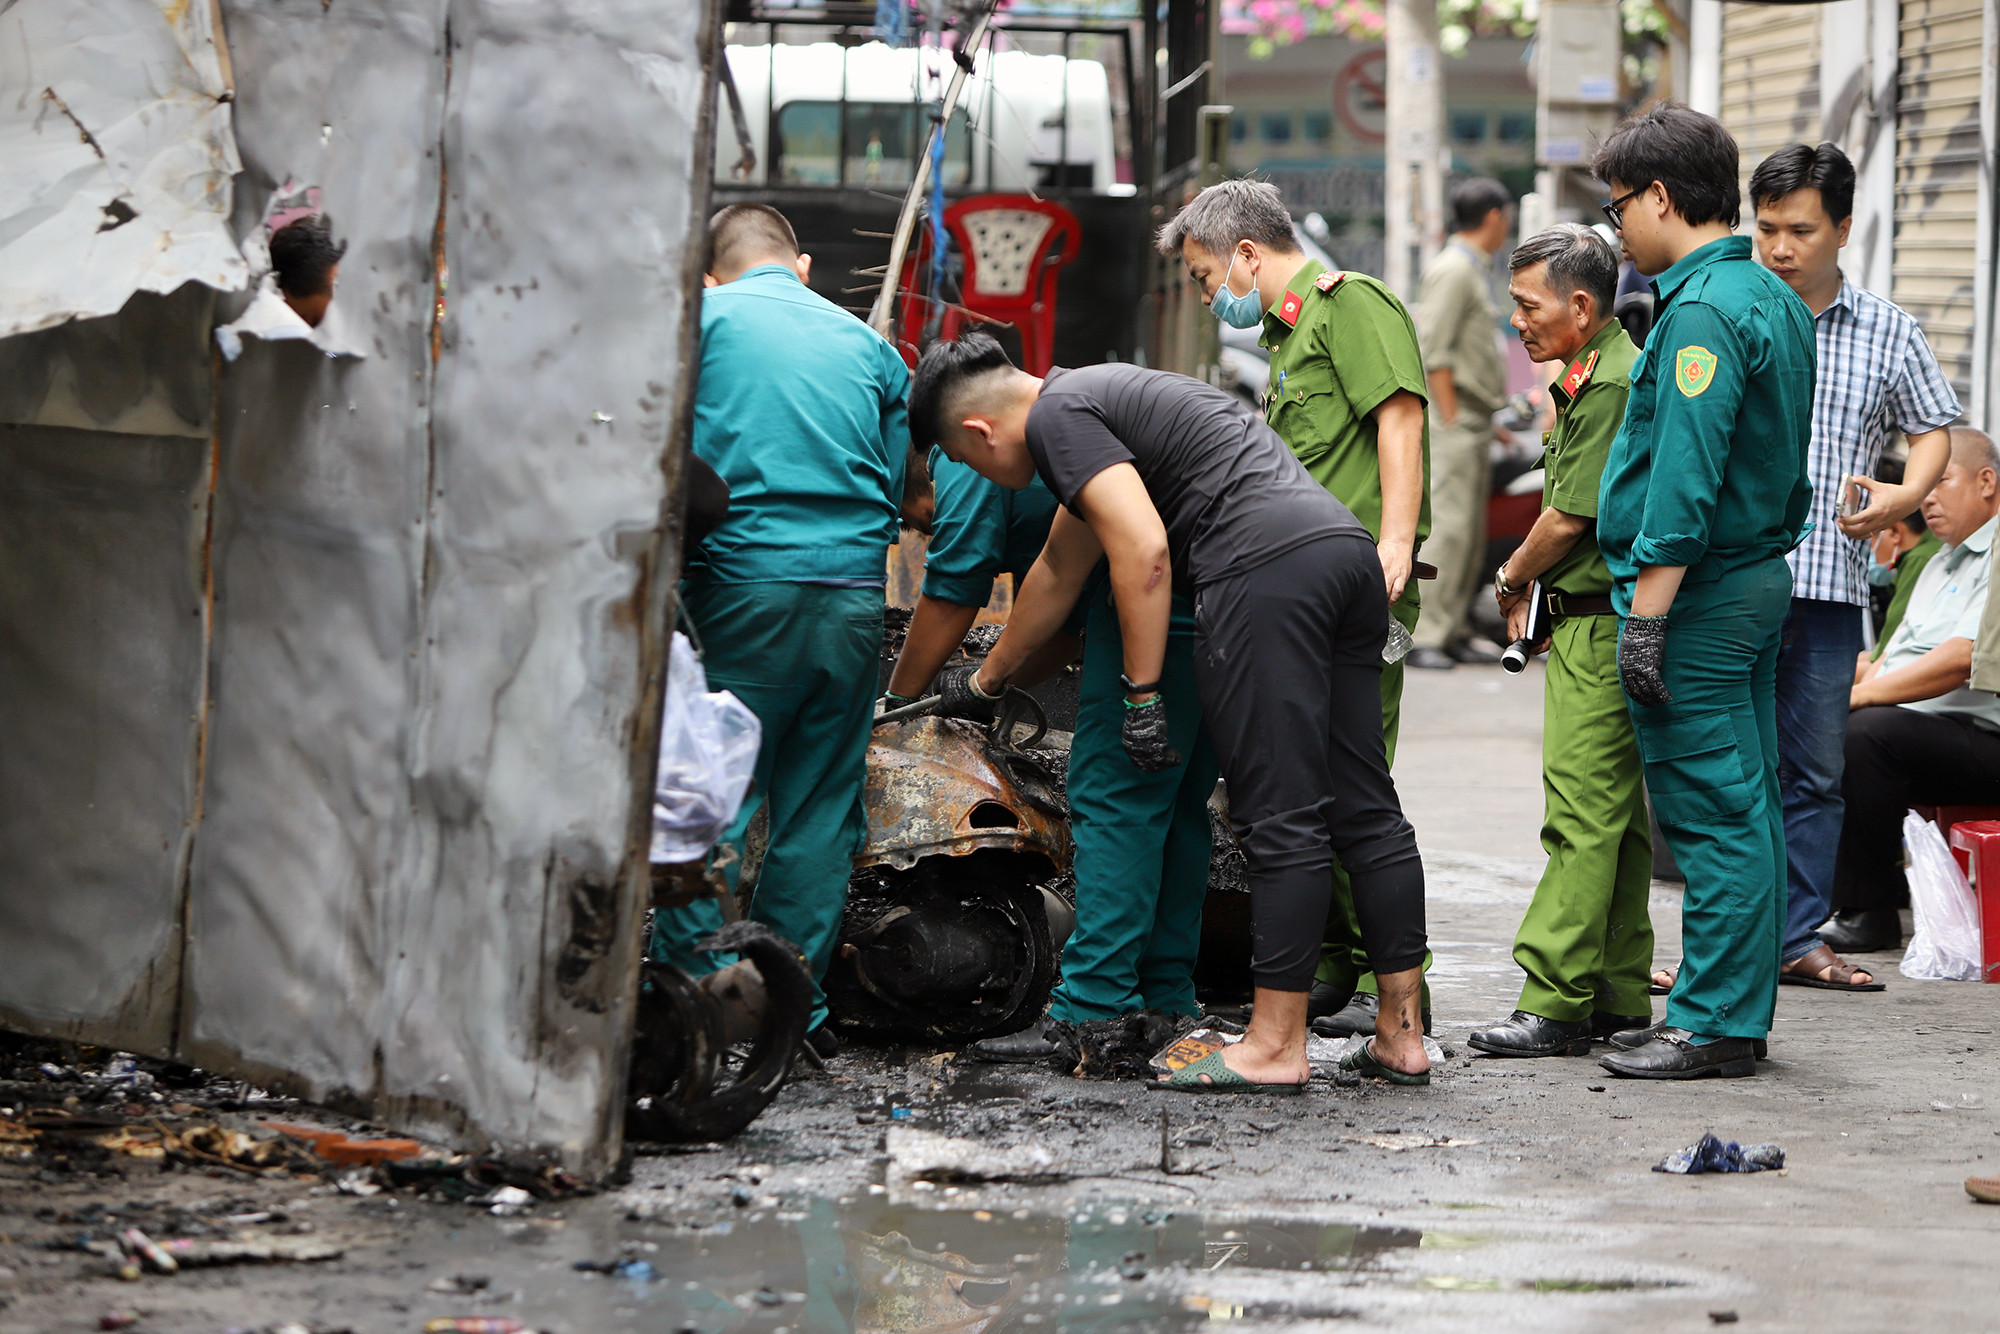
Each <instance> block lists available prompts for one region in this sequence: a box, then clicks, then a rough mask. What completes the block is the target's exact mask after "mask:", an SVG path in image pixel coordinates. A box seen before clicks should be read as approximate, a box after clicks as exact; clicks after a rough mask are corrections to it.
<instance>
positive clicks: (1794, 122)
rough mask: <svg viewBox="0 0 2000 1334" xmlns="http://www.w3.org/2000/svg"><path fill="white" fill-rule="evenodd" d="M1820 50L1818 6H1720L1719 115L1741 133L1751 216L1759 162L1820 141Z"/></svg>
mask: <svg viewBox="0 0 2000 1334" xmlns="http://www.w3.org/2000/svg"><path fill="white" fill-rule="evenodd" d="M1819 57H1820V11H1819V6H1817V5H1751V4H1725V5H1724V6H1723V7H1722V108H1721V119H1722V123H1723V125H1724V126H1725V127H1726V128H1727V129H1728V130H1729V132H1730V133H1731V134H1733V135H1735V136H1736V145H1737V150H1738V154H1739V156H1738V167H1739V172H1740V178H1741V180H1742V182H1743V185H1744V187H1745V193H1744V198H1743V214H1744V218H1745V220H1748V218H1749V217H1750V214H1751V212H1752V209H1751V204H1750V198H1749V193H1748V187H1749V184H1750V173H1751V172H1753V171H1755V170H1756V169H1757V164H1758V163H1759V162H1762V161H1763V160H1764V159H1765V158H1766V157H1768V156H1770V154H1771V153H1772V152H1773V151H1775V150H1777V149H1780V148H1783V147H1784V146H1785V145H1786V144H1797V143H1807V144H1811V143H1818V142H1819V138H1820V102H1819V96H1820V94H1819V64H1820V59H1819Z"/></svg>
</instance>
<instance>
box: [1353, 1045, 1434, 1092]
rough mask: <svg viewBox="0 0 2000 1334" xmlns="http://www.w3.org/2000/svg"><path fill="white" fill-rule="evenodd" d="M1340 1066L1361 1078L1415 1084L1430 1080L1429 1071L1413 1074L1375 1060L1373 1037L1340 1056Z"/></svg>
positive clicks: (1426, 1082)
mask: <svg viewBox="0 0 2000 1334" xmlns="http://www.w3.org/2000/svg"><path fill="white" fill-rule="evenodd" d="M1340 1068H1341V1069H1343V1070H1345V1071H1347V1072H1348V1073H1349V1074H1356V1075H1360V1076H1361V1077H1362V1078H1363V1079H1386V1080H1388V1081H1389V1082H1390V1083H1391V1084H1410V1085H1416V1084H1428V1083H1430V1082H1431V1072H1430V1071H1428V1070H1426V1071H1424V1072H1423V1073H1422V1074H1420V1075H1413V1074H1410V1073H1409V1072H1407V1071H1404V1070H1396V1069H1393V1068H1391V1067H1389V1066H1386V1065H1384V1064H1382V1062H1380V1061H1378V1060H1376V1059H1375V1039H1373V1038H1370V1039H1368V1041H1366V1042H1364V1043H1362V1044H1361V1045H1360V1046H1358V1047H1356V1048H1355V1049H1354V1050H1353V1051H1351V1052H1349V1053H1347V1055H1345V1056H1343V1057H1341V1058H1340Z"/></svg>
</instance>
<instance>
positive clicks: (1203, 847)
mask: <svg viewBox="0 0 2000 1334" xmlns="http://www.w3.org/2000/svg"><path fill="white" fill-rule="evenodd" d="M1107 589H1108V586H1101V587H1100V588H1099V590H1098V591H1097V592H1096V594H1095V595H1094V596H1093V597H1092V599H1091V602H1090V610H1089V613H1088V615H1089V619H1088V622H1087V629H1086V631H1085V635H1084V653H1083V679H1082V682H1081V701H1080V703H1079V705H1078V708H1077V718H1076V736H1075V740H1074V741H1073V742H1072V743H1071V747H1070V753H1069V805H1070V828H1071V832H1072V833H1073V834H1074V836H1075V839H1076V931H1075V933H1074V934H1073V935H1071V936H1070V939H1069V944H1068V945H1067V946H1066V947H1065V948H1064V950H1063V967H1062V982H1061V984H1060V986H1058V987H1057V989H1056V993H1055V997H1054V1003H1053V1004H1052V1005H1051V1006H1050V1008H1049V1013H1050V1014H1051V1015H1052V1016H1053V1017H1055V1018H1056V1019H1060V1020H1062V1021H1064V1022H1066V1023H1083V1022H1086V1021H1088V1020H1092V1019H1110V1018H1113V1017H1115V1016H1117V1015H1121V1014H1127V1013H1130V1012H1131V1011H1133V1010H1141V1009H1145V1010H1157V1011H1161V1012H1163V1013H1166V1014H1188V1015H1192V1014H1197V1013H1199V1011H1198V1009H1197V1008H1196V1006H1195V999H1194V963H1195V956H1196V955H1197V954H1198V953H1199V952H1200V950H1201V908H1202V900H1203V899H1204V897H1205V896H1206V895H1207V893H1208V863H1209V854H1210V852H1211V850H1212V848H1213V843H1212V841H1211V835H1210V833H1209V822H1208V798H1209V794H1210V793H1211V792H1213V791H1214V790H1215V778H1216V773H1217V767H1216V760H1215V752H1214V750H1213V748H1212V747H1210V745H1209V744H1208V736H1207V734H1206V733H1205V732H1204V731H1203V729H1202V723H1201V699H1200V696H1199V694H1198V693H1197V691H1196V689H1195V680H1194V636H1193V634H1192V633H1191V630H1192V627H1191V626H1189V627H1185V628H1182V627H1181V625H1180V622H1179V620H1177V622H1176V629H1177V630H1178V631H1179V632H1178V633H1172V634H1169V635H1168V636H1167V656H1166V662H1165V665H1164V667H1163V670H1162V674H1161V681H1162V684H1161V686H1160V690H1161V693H1162V694H1163V695H1165V697H1166V701H1167V729H1168V737H1169V739H1170V740H1171V741H1172V743H1173V747H1174V749H1175V750H1177V751H1179V752H1180V755H1181V763H1180V764H1179V765H1177V766H1175V767H1174V768H1172V769H1168V770H1166V771H1165V772H1164V773H1157V774H1149V773H1145V772H1143V771H1141V770H1140V769H1139V768H1138V767H1137V766H1136V765H1134V764H1133V763H1132V761H1131V758H1130V757H1129V756H1127V755H1126V754H1125V749H1124V747H1123V746H1122V745H1120V744H1119V733H1120V731H1121V729H1122V728H1123V726H1124V720H1125V688H1124V686H1123V685H1122V684H1120V682H1119V680H1118V676H1119V673H1120V672H1121V671H1123V670H1124V640H1123V638H1122V637H1121V636H1120V634H1119V631H1118V612H1117V609H1116V608H1115V607H1114V606H1113V605H1112V603H1111V598H1110V596H1109V593H1108V591H1107Z"/></svg>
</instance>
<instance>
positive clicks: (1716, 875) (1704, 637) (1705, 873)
mask: <svg viewBox="0 0 2000 1334" xmlns="http://www.w3.org/2000/svg"><path fill="white" fill-rule="evenodd" d="M1791 598H1792V573H1791V570H1790V569H1789V568H1788V567H1787V566H1786V564H1785V558H1784V557H1783V556H1782V555H1776V556H1771V557H1767V558H1765V559H1763V560H1759V561H1754V562H1751V563H1748V564H1744V565H1739V566H1737V567H1736V568H1734V569H1732V570H1728V571H1726V572H1725V573H1724V574H1722V575H1721V577H1720V578H1716V579H1712V580H1702V581H1699V582H1689V583H1684V584H1682V585H1681V589H1680V592H1679V594H1678V595H1677V596H1676V597H1675V598H1674V604H1673V609H1672V611H1671V612H1670V613H1669V614H1668V618H1667V651H1666V658H1665V663H1664V668H1663V674H1664V676H1665V678H1666V683H1667V689H1668V690H1669V691H1670V692H1671V693H1672V694H1673V697H1674V698H1673V702H1672V703H1670V704H1662V705H1653V706H1647V705H1640V704H1632V705H1631V710H1632V727H1633V730H1634V731H1636V732H1637V733H1638V735H1639V755H1640V758H1641V760H1642V762H1643V763H1644V765H1645V770H1646V789H1647V791H1648V792H1649V793H1650V794H1651V796H1652V799H1653V814H1654V816H1655V817H1656V818H1657V819H1658V820H1659V822H1660V831H1661V832H1662V833H1663V834H1665V835H1666V839H1667V846H1668V847H1670V848H1672V849H1673V852H1674V860H1675V861H1676V862H1678V863H1679V864H1680V868H1681V871H1682V872H1683V873H1684V874H1685V875H1686V876H1687V890H1686V894H1685V897H1684V898H1683V900H1682V904H1681V952H1682V958H1681V971H1680V977H1679V978H1678V980H1676V982H1675V983H1674V990H1673V994H1672V995H1671V996H1670V997H1668V999H1667V1023H1668V1024H1669V1025H1671V1026H1673V1027H1675V1028H1685V1029H1687V1030H1689V1031H1690V1032H1693V1033H1696V1034H1699V1035H1701V1036H1702V1037H1704V1038H1719V1037H1734V1038H1761V1037H1764V1036H1765V1035H1767V1034H1768V1033H1769V1032H1770V1031H1771V1012H1772V1009H1773V1007H1774V1006H1775V1005H1776V1002H1777V996H1778V950H1779V947H1780V946H1781V945H1782V944H1783V940H1782V937H1783V935H1784V928H1785V893H1786V873H1785V809H1784V802H1783V800H1782V799H1781V798H1780V796H1779V792H1778V702H1777V701H1778V696H1777V689H1778V641H1779V638H1780V636H1781V635H1782V634H1783V631H1784V623H1785V611H1786V609H1787V608H1788V607H1789V606H1790V605H1791Z"/></svg>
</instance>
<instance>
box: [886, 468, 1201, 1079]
mask: <svg viewBox="0 0 2000 1334" xmlns="http://www.w3.org/2000/svg"><path fill="white" fill-rule="evenodd" d="M930 471H931V478H932V482H933V485H934V488H935V492H936V497H937V500H936V504H937V510H936V517H935V518H934V520H933V521H932V528H931V541H930V547H929V550H928V552H927V556H926V560H925V565H924V587H923V593H922V596H921V597H920V598H919V599H918V603H917V609H916V612H915V614H914V615H913V616H912V617H911V620H910V632H909V636H908V638H907V639H906V640H905V641H904V646H903V651H902V652H901V653H900V654H899V655H898V656H897V659H896V667H895V670H894V672H893V673H892V674H891V675H890V678H889V694H890V700H889V703H890V704H891V705H895V704H899V703H904V702H907V701H908V700H910V699H913V698H915V697H916V696H917V695H919V694H921V693H922V692H923V690H924V688H925V687H926V686H927V685H928V684H929V683H930V681H931V680H932V678H933V677H935V676H936V675H937V672H938V669H939V668H940V667H941V666H942V665H943V664H944V662H945V660H946V659H947V658H949V657H950V656H951V653H952V651H953V650H954V649H956V648H957V647H958V645H959V642H960V641H961V640H963V639H964V637H965V632H966V630H968V629H969V628H971V625H972V622H973V620H974V619H975V618H976V617H977V615H978V610H979V608H980V607H981V606H983V605H985V603H986V601H987V598H988V595H989V594H990V593H991V591H992V586H993V580H994V579H995V578H996V577H997V576H999V575H1001V574H1011V575H1013V576H1014V579H1015V583H1016V586H1017V587H1018V586H1019V583H1020V580H1021V579H1022V578H1023V577H1025V576H1026V574H1027V572H1028V569H1029V567H1031V566H1032V565H1033V564H1034V563H1035V557H1036V556H1038V555H1040V554H1041V550H1042V545H1043V543H1045V542H1046V541H1047V540H1048V535H1049V526H1050V524H1051V523H1052V522H1053V520H1054V518H1055V513H1056V509H1057V505H1056V498H1055V496H1054V494H1053V493H1052V492H1050V490H1049V489H1048V487H1047V486H1046V485H1045V484H1044V483H1043V482H1042V481H1041V479H1040V478H1036V479H1035V480H1034V481H1032V482H1030V483H1029V484H1028V485H1027V486H1025V487H1023V488H1022V489H1021V490H1019V491H1010V490H1009V489H1007V488H1006V487H1004V486H1000V485H998V484H997V483H994V482H989V481H987V480H986V479H985V478H983V477H981V476H980V475H979V474H978V473H975V472H974V471H973V470H972V469H971V468H969V467H967V466H966V465H965V464H963V463H954V462H952V461H951V460H950V459H948V458H946V457H945V456H944V452H943V451H942V450H939V449H933V450H931V454H930ZM1082 612H1083V623H1084V646H1083V679H1082V681H1081V682H1080V683H1079V700H1078V707H1077V720H1076V732H1075V735H1074V737H1073V739H1072V741H1071V746H1070V755H1069V777H1068V790H1069V804H1070V829H1071V833H1072V834H1073V836H1074V838H1075V841H1076V860H1075V865H1074V870H1075V876H1076V886H1077V889H1076V929H1075V931H1074V933H1073V934H1072V935H1071V936H1070V939H1069V942H1068V943H1067V945H1066V946H1065V947H1064V949H1063V962H1062V981H1061V983H1060V984H1059V985H1058V986H1057V988H1056V991H1055V995H1054V997H1053V1000H1052V1003H1051V1005H1050V1007H1049V1012H1048V1014H1047V1015H1045V1016H1043V1017H1041V1018H1039V1019H1037V1020H1036V1021H1035V1023H1034V1024H1033V1025H1031V1026H1030V1027H1028V1028H1026V1029H1024V1030H1022V1031H1021V1032H1019V1033H1010V1034H1007V1035H1004V1036H1002V1037H997V1038H988V1039H985V1040H984V1041H981V1042H976V1043H974V1044H972V1046H970V1047H969V1048H967V1050H966V1054H967V1055H969V1056H971V1057H973V1058H975V1059H978V1060H987V1061H1002V1062H1007V1061H1014V1062H1038V1061H1044V1060H1049V1059H1051V1058H1053V1057H1056V1056H1058V1055H1061V1054H1064V1053H1066V1052H1068V1053H1069V1054H1071V1055H1072V1056H1073V1052H1070V1044H1071V1042H1072V1034H1071V1030H1072V1029H1073V1027H1074V1026H1075V1025H1077V1024H1080V1023H1085V1022H1087V1021H1090V1020H1093V1019H1110V1018H1115V1017H1116V1016H1118V1015H1122V1014H1129V1013H1132V1012H1133V1011H1136V1010H1152V1011H1155V1012H1157V1013H1161V1014H1168V1015H1189V1016H1191V1015H1196V1014H1199V1013H1200V1009H1199V1007H1198V1006H1197V1005H1196V1003H1195V997H1194V964H1195V956H1196V955H1197V954H1198V953H1199V952H1200V948H1201V909H1202V899H1203V896H1204V895H1205V894H1206V893H1207V890H1208V866H1209V856H1210V853H1211V851H1212V850H1213V843H1212V835H1211V833H1210V827H1209V820H1208V796H1209V793H1210V792H1212V791H1213V790H1214V788H1215V777H1216V760H1215V752H1214V750H1213V749H1212V748H1211V747H1210V745H1209V743H1208V738H1207V736H1206V735H1205V733H1204V732H1203V730H1202V725H1201V701H1200V698H1199V695H1198V694H1197V692H1196V690H1195V687H1194V613H1193V609H1192V608H1191V607H1190V606H1189V605H1188V603H1187V600H1186V599H1185V598H1181V597H1177V598H1175V600H1174V604H1173V612H1172V616H1171V619H1170V621H1169V633H1168V636H1167V653H1166V659H1165V669H1164V671H1163V673H1162V677H1163V680H1164V681H1165V684H1164V685H1163V686H1162V687H1161V689H1162V690H1163V692H1165V693H1166V696H1167V702H1166V710H1167V730H1168V736H1169V739H1170V741H1171V742H1172V744H1173V747H1174V749H1175V750H1176V751H1177V752H1178V753H1179V754H1180V755H1181V756H1182V759H1181V762H1180V763H1178V764H1177V765H1174V766H1173V767H1171V768H1168V769H1165V770H1162V771H1160V772H1157V773H1148V772H1145V771H1144V770H1141V769H1139V768H1137V767H1136V766H1134V765H1133V764H1132V762H1131V760H1130V759H1128V758H1127V757H1126V755H1125V752H1124V749H1123V747H1122V745H1121V744H1120V741H1119V736H1120V732H1121V729H1122V728H1123V726H1124V723H1125V687H1124V685H1123V684H1122V682H1121V673H1122V671H1123V666H1124V658H1125V655H1124V641H1123V639H1122V638H1121V637H1120V633H1119V629H1118V613H1117V609H1116V608H1115V607H1114V606H1113V604H1112V601H1111V587H1110V583H1109V581H1108V580H1106V579H1104V578H1102V577H1101V572H1100V577H1099V578H1097V579H1095V580H1094V581H1093V585H1092V589H1091V591H1089V592H1087V593H1086V594H1085V595H1084V598H1083V601H1082ZM1064 638H1065V639H1066V640H1067V642H1058V643H1057V644H1055V645H1053V646H1052V647H1053V648H1054V649H1055V651H1054V652H1053V653H1048V652H1045V653H1042V654H1038V655H1037V657H1038V660H1039V662H1040V663H1041V664H1042V666H1041V667H1040V668H1039V669H1038V668H1035V667H1031V668H1029V669H1028V670H1026V671H1025V672H1024V673H1023V674H1022V677H1019V678H1017V680H1019V679H1026V680H1029V681H1032V680H1033V679H1034V678H1035V677H1036V676H1037V675H1039V674H1040V672H1041V671H1042V670H1046V669H1047V667H1049V666H1052V665H1054V664H1055V663H1056V662H1067V661H1069V660H1070V659H1072V658H1073V657H1074V656H1075V642H1074V640H1073V639H1067V637H1064Z"/></svg>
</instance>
